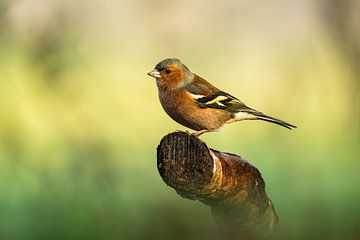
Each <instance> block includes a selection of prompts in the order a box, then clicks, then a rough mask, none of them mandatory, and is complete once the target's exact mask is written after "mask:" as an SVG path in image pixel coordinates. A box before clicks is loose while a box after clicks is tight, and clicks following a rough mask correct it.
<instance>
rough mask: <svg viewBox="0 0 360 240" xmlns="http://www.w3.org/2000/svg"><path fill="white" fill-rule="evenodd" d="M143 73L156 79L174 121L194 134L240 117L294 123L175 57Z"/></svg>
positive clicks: (160, 95) (279, 123) (215, 128)
mask: <svg viewBox="0 0 360 240" xmlns="http://www.w3.org/2000/svg"><path fill="white" fill-rule="evenodd" d="M147 75H149V76H151V77H153V78H155V79H156V85H157V87H158V95H159V99H160V103H161V105H162V107H163V109H164V110H165V112H166V113H167V114H168V115H169V116H170V117H171V118H172V119H173V120H175V121H176V122H178V123H180V124H181V125H184V126H185V127H188V128H190V129H192V130H195V131H196V132H195V133H193V135H195V136H196V137H199V136H200V135H202V134H204V133H206V132H213V131H217V130H219V129H220V128H221V127H223V126H224V125H226V124H229V123H233V122H237V121H242V120H263V121H267V122H271V123H275V124H278V125H280V126H282V127H285V128H288V129H293V128H296V126H295V125H292V124H290V123H287V122H285V121H283V120H280V119H277V118H274V117H271V116H268V115H265V114H264V113H262V112H260V111H258V110H255V109H253V108H251V107H248V106H247V105H245V104H244V103H243V102H242V101H240V100H239V99H238V98H236V97H234V96H232V95H230V94H229V93H227V92H224V91H222V90H220V89H218V88H217V87H215V86H214V85H212V84H211V83H209V82H208V81H206V80H205V79H204V78H202V77H200V76H198V75H197V74H195V73H193V72H191V71H190V70H189V68H188V67H186V66H185V65H184V64H183V63H182V62H181V61H180V60H179V59H178V58H167V59H164V60H162V61H161V62H159V63H158V64H157V65H156V66H155V68H154V69H153V70H152V71H150V72H148V73H147Z"/></svg>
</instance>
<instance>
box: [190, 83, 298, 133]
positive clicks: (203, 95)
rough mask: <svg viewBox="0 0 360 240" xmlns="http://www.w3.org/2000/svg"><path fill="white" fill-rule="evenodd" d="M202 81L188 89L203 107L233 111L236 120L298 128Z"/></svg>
mask: <svg viewBox="0 0 360 240" xmlns="http://www.w3.org/2000/svg"><path fill="white" fill-rule="evenodd" d="M207 85H208V84H202V83H191V84H189V85H188V86H187V87H186V90H187V91H188V92H189V93H190V94H191V95H192V96H193V98H194V100H195V101H196V103H197V104H198V106H199V107H201V108H216V109H222V110H225V111H228V112H230V113H231V115H232V117H233V119H234V120H245V119H260V120H263V121H267V122H272V123H275V124H278V125H281V126H283V127H286V128H288V129H292V128H296V126H294V125H292V124H290V123H287V122H285V121H282V120H280V119H277V118H274V117H271V116H268V115H265V114H264V113H262V112H259V111H258V110H255V109H253V108H250V107H248V106H246V105H245V104H244V103H243V102H241V101H240V100H239V99H237V98H236V97H234V96H232V95H230V94H228V93H226V92H223V91H220V90H218V89H217V88H215V87H213V86H212V85H208V86H209V87H208V86H207Z"/></svg>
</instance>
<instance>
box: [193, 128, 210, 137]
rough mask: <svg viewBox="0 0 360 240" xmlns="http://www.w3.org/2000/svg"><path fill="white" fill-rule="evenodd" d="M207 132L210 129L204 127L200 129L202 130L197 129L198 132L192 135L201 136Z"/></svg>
mask: <svg viewBox="0 0 360 240" xmlns="http://www.w3.org/2000/svg"><path fill="white" fill-rule="evenodd" d="M206 132H209V130H207V129H203V130H200V131H197V132H194V133H192V134H191V135H193V136H195V137H197V138H198V137H200V136H201V135H202V134H204V133H206Z"/></svg>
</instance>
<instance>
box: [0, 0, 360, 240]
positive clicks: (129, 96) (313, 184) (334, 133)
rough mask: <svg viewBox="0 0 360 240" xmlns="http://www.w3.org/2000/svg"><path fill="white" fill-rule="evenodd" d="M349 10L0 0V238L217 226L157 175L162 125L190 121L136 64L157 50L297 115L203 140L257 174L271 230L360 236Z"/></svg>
mask: <svg viewBox="0 0 360 240" xmlns="http://www.w3.org/2000/svg"><path fill="white" fill-rule="evenodd" d="M359 13H360V4H359V3H358V2H357V1H351V0H343V1H341V0H331V1H326V0H317V1H312V0H311V1H310V0H305V1H297V2H296V1H284V0H275V1H262V0H260V1H250V0H241V1H238V0H225V1H215V0H209V1H205V0H199V1H196V2H195V1H190V0H184V1H164V0H156V1H145V0H136V1H130V0H129V1H127V0H122V1H115V0H109V1H106V2H102V1H94V0H91V1H85V0H78V1H75V2H74V1H70V0H64V1H60V0H59V1H56V0H43V1H39V0H1V2H0V189H1V190H0V239H1V240H22V239H26V240H27V239H36V240H38V239H211V238H213V236H215V235H214V234H215V232H216V224H215V223H214V220H213V219H212V217H211V215H210V212H209V209H208V207H206V206H204V205H203V204H201V203H199V202H195V201H190V200H185V199H182V198H181V197H180V196H178V195H176V193H175V192H174V191H173V190H172V189H171V188H169V187H167V186H166V185H165V184H164V183H163V182H162V180H161V178H160V176H159V175H158V173H157V169H156V147H157V144H158V143H159V141H160V139H161V137H162V136H164V135H165V134H167V133H169V132H171V131H174V130H185V128H184V127H182V126H180V125H178V124H177V123H175V122H174V121H172V120H171V119H170V118H169V117H168V116H167V115H166V114H165V113H164V111H163V110H162V108H161V106H160V103H159V101H158V98H157V89H156V86H155V82H154V81H153V79H151V78H150V77H148V76H146V72H148V71H150V70H151V69H152V68H153V67H154V66H155V64H157V63H158V62H159V61H160V60H162V59H163V58H166V57H178V58H180V59H182V61H183V62H184V63H185V64H186V65H187V66H188V67H189V68H190V69H191V70H192V71H194V72H196V73H197V74H199V75H200V76H202V77H204V78H206V79H208V80H209V81H211V82H212V83H214V84H215V85H216V86H218V87H219V88H221V89H223V90H225V91H228V92H230V93H231V94H233V95H235V96H237V97H239V98H240V99H241V100H243V101H244V102H245V103H247V104H248V105H250V106H251V107H254V108H257V109H259V110H261V111H264V112H265V113H268V114H270V115H273V116H275V117H279V118H281V119H284V120H286V121H289V122H290V123H293V124H295V125H297V126H299V128H298V129H296V130H294V131H288V130H286V129H283V128H280V127H277V126H275V125H271V124H268V123H265V122H258V121H247V122H240V123H235V124H232V125H230V126H227V127H225V128H224V129H223V130H222V131H220V132H217V133H211V134H206V135H204V136H203V137H202V139H203V140H205V141H206V142H207V143H208V144H209V146H211V147H213V148H216V149H218V150H222V151H228V152H232V153H236V154H238V155H241V156H243V157H244V158H246V159H248V160H249V161H250V162H252V163H253V164H254V165H255V166H257V167H258V168H259V170H260V171H261V172H262V174H263V177H264V179H265V181H266V183H267V193H268V195H269V196H270V197H271V199H272V201H273V202H274V204H275V207H276V209H277V212H278V215H279V217H280V226H279V229H278V231H277V232H276V233H275V236H274V239H359V238H360V224H359V222H360V207H359V201H360V191H359V189H360V188H359V183H360V173H359V168H360V97H359V90H360V81H359V78H360V28H359V25H360V20H359ZM217 239H218V238H217Z"/></svg>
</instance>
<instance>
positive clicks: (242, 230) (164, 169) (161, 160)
mask: <svg viewBox="0 0 360 240" xmlns="http://www.w3.org/2000/svg"><path fill="white" fill-rule="evenodd" d="M157 165H158V170H159V173H160V175H161V177H162V178H163V180H164V182H165V183H166V184H168V185H169V186H170V187H172V188H174V189H175V190H176V192H177V193H178V194H180V195H181V196H182V197H185V198H188V199H193V200H200V201H201V202H203V203H205V204H207V205H209V206H210V207H211V212H212V214H213V216H214V218H215V220H216V222H217V223H218V225H219V228H220V231H221V232H223V233H224V234H225V235H226V236H228V238H233V239H234V237H236V236H237V237H244V236H246V239H252V238H253V237H254V236H267V235H269V234H270V233H271V232H272V231H273V230H274V228H275V226H276V224H277V219H278V217H277V215H276V212H275V209H274V207H273V204H272V202H271V200H270V199H269V198H268V196H267V195H266V192H265V182H264V180H263V178H262V177H261V174H260V172H259V171H258V170H257V169H256V168H255V167H254V166H252V165H251V164H250V163H249V162H247V161H246V160H244V159H243V158H241V157H240V156H237V155H234V154H230V153H223V152H219V151H217V150H213V149H209V148H208V147H207V145H206V144H205V143H204V142H203V141H201V140H200V139H199V138H197V137H195V136H193V135H190V134H188V133H186V132H173V133H170V134H168V135H166V136H165V137H163V139H162V140H161V142H160V145H159V146H158V148H157Z"/></svg>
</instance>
